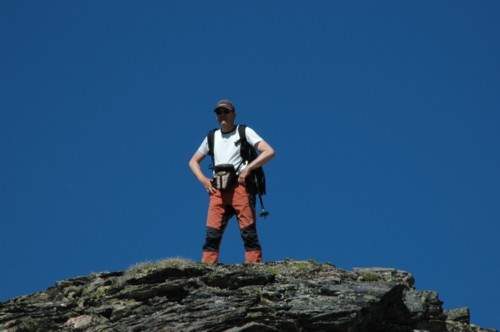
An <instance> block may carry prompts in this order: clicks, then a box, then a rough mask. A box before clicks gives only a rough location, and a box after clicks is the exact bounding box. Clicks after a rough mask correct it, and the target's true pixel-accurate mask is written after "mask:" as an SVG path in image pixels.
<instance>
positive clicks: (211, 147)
mask: <svg viewBox="0 0 500 332" xmlns="http://www.w3.org/2000/svg"><path fill="white" fill-rule="evenodd" d="M214 112H215V114H216V118H217V122H218V123H219V125H220V129H218V130H216V131H215V132H214V134H213V141H211V142H209V140H210V138H209V137H210V135H209V136H207V137H205V139H204V140H203V142H202V143H201V145H200V147H199V148H198V150H197V151H196V152H195V153H194V155H193V157H192V158H191V160H190V161H189V167H190V168H191V171H192V172H193V174H194V175H195V176H196V178H197V179H198V180H199V181H200V182H201V184H202V185H203V187H205V189H206V191H207V192H208V194H209V195H210V204H209V207H208V216H207V224H206V240H205V244H204V245H203V256H202V260H201V261H202V263H213V264H215V263H217V262H218V259H219V247H220V243H221V240H222V236H223V234H224V230H225V229H226V226H227V223H228V222H229V220H230V219H231V217H232V216H234V215H236V217H237V218H238V223H239V226H240V234H241V237H242V239H243V242H244V246H245V262H251V263H260V262H262V249H261V246H260V243H259V238H258V236H257V226H256V221H257V218H256V213H255V192H254V190H252V189H251V187H252V186H251V185H250V184H249V183H248V181H247V180H248V175H249V174H250V172H251V171H252V170H255V169H257V168H259V167H261V166H262V165H264V164H265V163H267V162H268V161H269V160H270V159H271V158H273V157H274V154H275V153H274V149H273V148H272V147H271V146H270V145H269V144H268V143H267V142H266V141H264V140H263V139H262V138H261V137H260V136H259V135H258V134H257V133H256V132H255V131H254V130H253V129H251V128H249V127H246V128H245V136H246V140H247V142H248V143H249V144H251V145H252V146H253V147H254V148H255V149H256V150H257V151H259V152H260V153H259V154H258V156H257V158H255V159H254V160H253V161H252V162H245V161H244V160H243V158H242V157H241V154H240V146H241V144H240V142H241V141H240V136H239V130H238V125H236V124H235V119H236V112H235V108H234V105H233V103H232V102H231V101H229V100H227V99H223V100H221V101H219V102H218V103H217V106H216V107H215V110H214ZM212 153H213V155H212ZM208 154H211V155H212V156H213V161H214V174H213V175H214V177H213V178H208V177H206V176H205V175H204V174H203V172H202V170H201V167H200V162H201V161H202V160H203V159H204V158H205V157H206V156H207V155H208Z"/></svg>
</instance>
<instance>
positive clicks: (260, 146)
mask: <svg viewBox="0 0 500 332" xmlns="http://www.w3.org/2000/svg"><path fill="white" fill-rule="evenodd" d="M254 147H255V149H256V150H257V151H259V152H260V153H259V155H258V156H257V158H255V159H254V160H253V161H252V162H251V163H250V164H248V165H247V167H245V168H244V169H243V170H242V171H241V173H240V176H239V177H238V182H239V183H241V184H243V183H245V179H246V177H247V176H248V174H250V171H252V170H254V169H256V168H259V167H261V166H264V165H265V164H266V163H267V162H268V161H269V160H271V159H272V158H273V157H274V156H275V155H276V153H275V152H274V149H273V147H272V146H271V145H269V143H267V142H266V141H260V142H257V143H256V144H255V146H254Z"/></svg>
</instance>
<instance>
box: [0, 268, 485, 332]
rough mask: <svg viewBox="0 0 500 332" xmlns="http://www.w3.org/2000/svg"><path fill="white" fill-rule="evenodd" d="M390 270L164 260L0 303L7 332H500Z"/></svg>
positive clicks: (2, 327)
mask: <svg viewBox="0 0 500 332" xmlns="http://www.w3.org/2000/svg"><path fill="white" fill-rule="evenodd" d="M414 282H415V280H414V278H413V276H412V275H411V274H410V273H408V272H405V271H400V270H396V269H391V268H355V269H353V271H345V270H342V269H338V268H336V267H335V266H333V265H332V264H320V263H317V262H315V261H312V260H309V261H295V260H285V261H281V262H269V263H265V264H236V265H223V264H219V265H202V264H198V263H192V262H186V261H179V260H167V261H163V262H161V263H158V264H145V265H140V266H137V267H134V268H132V269H130V270H128V271H125V272H113V273H101V274H93V275H90V276H85V277H77V278H73V279H68V280H63V281H60V282H57V283H56V284H55V286H53V287H51V288H49V289H47V290H46V291H44V292H40V293H36V294H33V295H30V296H23V297H19V298H14V299H11V300H9V301H7V302H3V303H0V330H2V331H10V332H21V331H192V332H194V331H228V332H253V331H259V332H260V331H264V332H265V331H270V332H274V331H292V332H293V331H297V332H298V331H337V332H344V331H345V332H347V331H350V332H360V331H374V332H377V331H394V332H398V331H400V332H403V331H404V332H410V331H412V332H413V331H431V332H440V331H477V332H479V331H495V330H487V329H481V328H479V327H476V326H474V325H470V324H469V312H468V309H466V308H465V309H464V308H462V309H456V310H452V311H447V312H443V310H442V302H441V300H440V299H439V297H438V294H437V292H433V291H422V290H417V289H415V288H414V287H413V285H414Z"/></svg>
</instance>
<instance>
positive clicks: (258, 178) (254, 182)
mask: <svg viewBox="0 0 500 332" xmlns="http://www.w3.org/2000/svg"><path fill="white" fill-rule="evenodd" d="M246 127H247V126H246V125H239V126H238V134H239V136H240V139H239V140H237V141H236V142H235V144H239V145H240V155H241V158H242V159H243V162H245V161H246V162H248V163H250V162H252V161H253V160H254V159H255V158H257V151H256V150H255V148H254V147H253V146H252V145H251V144H250V143H248V141H247V136H246V134H245V129H246ZM216 130H217V129H212V130H210V131H209V132H208V135H207V142H208V154H209V155H210V156H211V157H212V167H214V166H215V161H214V134H215V131H216ZM247 186H248V187H249V191H250V192H252V193H253V194H257V195H259V200H260V206H261V207H262V212H261V213H260V216H261V217H267V216H268V215H269V212H267V211H266V210H265V208H264V204H263V202H262V195H265V194H266V175H265V173H264V169H263V168H262V167H259V168H256V169H254V170H253V171H251V172H250V174H249V175H248V177H247Z"/></svg>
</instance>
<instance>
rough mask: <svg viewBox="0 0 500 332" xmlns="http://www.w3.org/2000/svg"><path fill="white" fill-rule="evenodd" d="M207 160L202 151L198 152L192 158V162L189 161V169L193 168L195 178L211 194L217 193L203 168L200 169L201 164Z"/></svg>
mask: <svg viewBox="0 0 500 332" xmlns="http://www.w3.org/2000/svg"><path fill="white" fill-rule="evenodd" d="M204 158H205V155H204V154H202V153H201V152H200V151H196V152H195V153H194V155H193V157H191V160H190V161H189V168H191V171H192V172H193V174H194V176H196V178H197V179H198V181H200V182H201V184H202V185H203V187H205V189H206V190H207V192H208V193H209V194H213V193H215V191H216V189H215V188H214V187H213V186H212V180H211V179H209V178H207V177H206V176H205V174H203V172H202V170H201V167H200V162H201V161H202V160H203V159H204Z"/></svg>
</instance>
